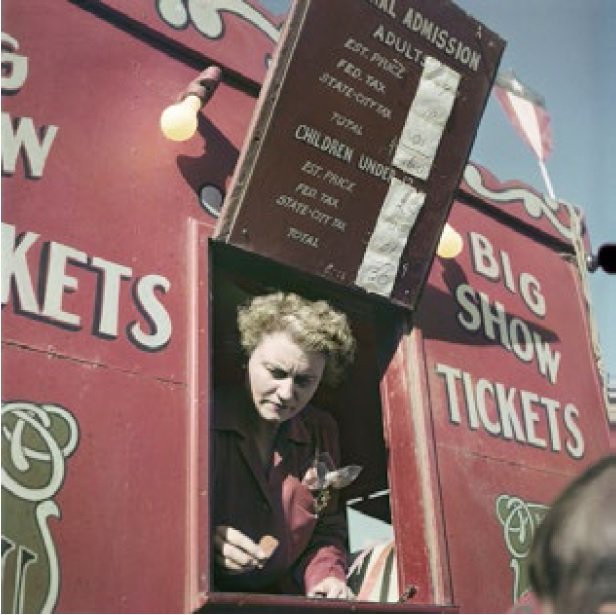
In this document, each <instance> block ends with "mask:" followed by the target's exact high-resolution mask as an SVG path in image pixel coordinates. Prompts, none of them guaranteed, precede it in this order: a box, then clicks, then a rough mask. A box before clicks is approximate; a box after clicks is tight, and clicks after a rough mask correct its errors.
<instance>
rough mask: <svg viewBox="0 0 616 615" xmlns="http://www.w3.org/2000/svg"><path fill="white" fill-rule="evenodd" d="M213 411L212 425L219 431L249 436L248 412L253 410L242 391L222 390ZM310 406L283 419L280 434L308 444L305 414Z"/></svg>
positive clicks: (244, 436)
mask: <svg viewBox="0 0 616 615" xmlns="http://www.w3.org/2000/svg"><path fill="white" fill-rule="evenodd" d="M214 407H215V411H214V413H213V415H214V416H213V419H212V427H213V429H215V430H219V431H234V432H236V433H238V434H239V435H240V436H241V437H242V438H244V439H250V438H251V435H252V434H251V432H252V430H251V426H250V420H249V417H248V414H247V413H248V412H254V411H255V410H254V408H253V407H252V405H251V403H250V401H249V399H248V398H247V397H246V396H245V395H244V394H243V391H242V392H241V393H239V392H238V391H223V392H222V394H220V395H217V396H216V400H215V402H214ZM310 408H311V406H310V405H308V406H306V408H304V409H303V410H302V411H301V412H300V413H299V414H298V415H296V416H294V417H293V418H292V419H289V420H288V421H285V422H284V423H283V425H282V427H281V430H280V435H281V436H282V437H283V438H286V439H287V440H291V441H293V442H296V443H297V444H309V443H310V441H311V439H310V431H309V430H308V428H307V426H306V421H305V416H306V413H307V412H310Z"/></svg>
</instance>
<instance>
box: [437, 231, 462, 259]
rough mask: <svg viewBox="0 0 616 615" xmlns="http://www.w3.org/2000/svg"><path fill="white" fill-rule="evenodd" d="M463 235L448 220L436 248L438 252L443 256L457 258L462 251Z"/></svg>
mask: <svg viewBox="0 0 616 615" xmlns="http://www.w3.org/2000/svg"><path fill="white" fill-rule="evenodd" d="M462 245H463V244H462V237H461V235H460V233H458V232H457V231H455V230H454V228H453V227H452V226H450V225H449V224H448V223H447V222H445V226H444V227H443V232H442V234H441V238H440V240H439V242H438V246H437V248H436V253H437V254H438V255H439V256H440V257H441V258H455V257H456V256H458V254H460V252H462Z"/></svg>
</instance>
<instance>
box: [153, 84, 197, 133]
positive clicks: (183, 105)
mask: <svg viewBox="0 0 616 615" xmlns="http://www.w3.org/2000/svg"><path fill="white" fill-rule="evenodd" d="M201 105H202V102H201V99H200V98H199V97H198V96H196V95H195V94H189V95H188V96H186V98H184V100H182V101H181V102H179V103H176V104H175V105H171V106H169V107H167V108H166V109H165V110H164V111H163V112H162V113H161V116H160V129H161V130H162V131H163V134H164V135H165V137H167V139H171V140H172V141H186V140H187V139H190V138H191V137H192V136H193V135H194V134H195V131H196V130H197V113H198V111H199V109H201Z"/></svg>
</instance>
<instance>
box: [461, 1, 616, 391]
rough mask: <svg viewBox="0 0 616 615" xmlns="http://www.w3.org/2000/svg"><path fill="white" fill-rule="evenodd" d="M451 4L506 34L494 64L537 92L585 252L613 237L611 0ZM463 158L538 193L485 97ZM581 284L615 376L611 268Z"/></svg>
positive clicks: (553, 174) (615, 47)
mask: <svg viewBox="0 0 616 615" xmlns="http://www.w3.org/2000/svg"><path fill="white" fill-rule="evenodd" d="M455 3H456V4H457V5H458V6H460V7H461V8H462V9H464V10H465V11H466V12H467V13H469V14H470V15H472V16H473V17H475V18H476V19H478V20H479V21H481V22H482V23H484V24H485V25H486V26H487V27H488V28H490V29H491V30H493V31H494V32H496V33H497V34H499V35H500V36H501V37H502V38H504V39H505V40H506V41H507V47H506V49H505V53H504V55H503V59H502V61H501V66H500V68H501V70H504V69H513V71H514V72H515V73H516V75H517V76H518V78H519V79H520V80H521V81H522V82H524V83H525V84H526V85H528V86H529V87H531V88H532V89H534V90H535V91H537V92H538V93H540V94H541V95H542V96H543V97H544V98H545V102H546V107H547V110H548V113H549V115H550V120H551V128H552V141H553V148H552V154H551V155H550V157H549V158H548V159H547V161H546V167H547V169H548V173H549V176H550V179H551V181H552V185H553V186H554V191H555V193H556V196H557V197H558V198H561V199H563V200H565V201H568V202H570V203H572V204H574V205H576V206H578V207H579V208H580V209H582V211H583V212H584V214H585V216H586V222H587V225H588V232H589V236H590V241H591V244H592V246H593V249H594V250H595V251H596V249H597V248H598V247H599V246H600V245H602V244H604V243H616V70H615V69H614V65H613V62H614V59H615V58H616V1H615V0H456V2H455ZM470 158H471V160H472V161H474V162H477V163H479V164H482V165H483V166H485V167H487V168H488V169H489V170H490V171H491V172H492V173H494V174H495V175H496V176H497V177H498V178H499V179H501V180H508V179H519V180H522V181H524V182H526V183H528V184H530V185H531V186H533V187H535V188H536V189H538V190H540V191H542V192H546V190H545V185H544V183H543V179H542V177H541V173H540V171H539V167H538V165H537V161H536V159H535V157H534V155H533V154H532V152H531V151H530V149H528V147H527V146H526V145H525V144H524V143H523V142H522V141H521V139H520V138H519V137H518V136H517V134H516V133H515V132H514V130H513V128H512V126H511V124H510V123H509V121H508V120H507V118H506V117H505V115H504V113H503V111H502V109H501V107H500V105H499V104H498V102H497V101H496V99H495V98H494V97H493V96H491V97H490V101H489V102H488V105H487V107H486V110H485V114H484V117H483V119H482V122H481V125H480V127H479V131H478V134H477V138H476V141H475V145H474V147H473V150H472V152H471V156H470ZM589 285H590V290H591V298H592V303H593V314H594V318H595V322H596V323H597V326H598V329H599V341H600V346H601V350H602V355H603V361H604V365H605V369H606V371H608V372H609V373H610V374H611V378H612V383H613V384H615V385H616V317H615V316H614V305H615V304H616V276H614V275H612V276H609V275H607V274H606V273H604V272H603V271H602V270H598V271H596V272H595V273H593V274H591V275H590V276H589ZM565 292H566V291H565Z"/></svg>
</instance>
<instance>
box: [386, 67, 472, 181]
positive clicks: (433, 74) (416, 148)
mask: <svg viewBox="0 0 616 615" xmlns="http://www.w3.org/2000/svg"><path fill="white" fill-rule="evenodd" d="M459 84H460V74H459V73H458V72H456V71H455V70H453V69H451V68H449V67H448V66H445V64H441V63H440V62H439V61H438V60H435V59H434V58H431V57H430V56H428V57H426V61H425V64H424V68H423V72H422V74H421V79H420V80H419V86H418V87H417V93H416V94H415V98H414V99H413V102H412V103H411V106H410V108H409V112H408V114H407V116H406V122H405V124H404V128H403V129H402V133H401V135H400V141H399V142H398V147H397V148H396V152H395V154H394V159H393V162H392V163H393V165H394V166H395V167H397V168H398V169H400V170H401V171H404V172H405V173H409V174H410V175H413V176H414V177H418V178H420V179H428V176H429V175H430V171H431V170H432V164H433V162H434V158H435V157H436V151H437V149H438V146H439V144H440V142H441V138H442V136H443V133H444V132H445V125H446V124H447V120H448V118H449V116H450V114H451V110H452V109H453V105H454V102H455V99H456V92H457V91H458V86H459Z"/></svg>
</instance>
